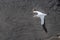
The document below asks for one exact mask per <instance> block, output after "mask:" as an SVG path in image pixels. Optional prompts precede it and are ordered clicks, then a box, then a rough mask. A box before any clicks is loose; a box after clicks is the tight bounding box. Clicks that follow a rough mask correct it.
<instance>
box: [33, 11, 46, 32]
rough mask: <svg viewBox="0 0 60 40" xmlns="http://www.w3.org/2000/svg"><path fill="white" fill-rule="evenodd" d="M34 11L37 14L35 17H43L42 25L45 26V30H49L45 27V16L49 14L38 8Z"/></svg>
mask: <svg viewBox="0 0 60 40" xmlns="http://www.w3.org/2000/svg"><path fill="white" fill-rule="evenodd" d="M33 13H36V15H34V16H33V17H39V18H40V19H41V25H42V26H43V29H44V30H45V32H47V29H46V27H45V16H47V14H45V13H42V12H40V11H36V10H33Z"/></svg>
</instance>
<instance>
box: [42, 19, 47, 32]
mask: <svg viewBox="0 0 60 40" xmlns="http://www.w3.org/2000/svg"><path fill="white" fill-rule="evenodd" d="M42 27H43V29H44V30H45V32H46V33H47V32H48V31H47V28H46V27H45V19H44V24H43V25H42Z"/></svg>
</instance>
